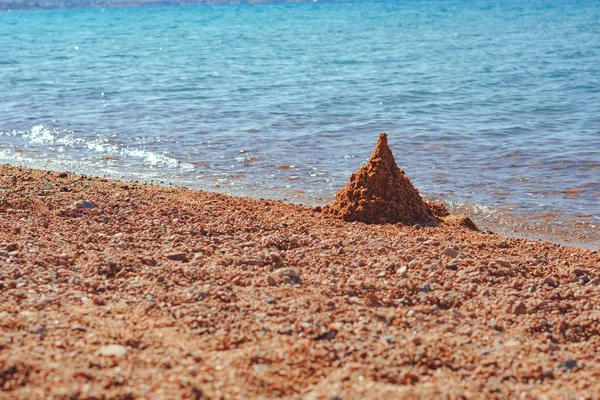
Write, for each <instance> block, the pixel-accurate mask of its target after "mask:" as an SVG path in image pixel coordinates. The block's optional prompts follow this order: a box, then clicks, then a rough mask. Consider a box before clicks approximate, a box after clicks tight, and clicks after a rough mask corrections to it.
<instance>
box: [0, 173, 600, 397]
mask: <svg viewBox="0 0 600 400" xmlns="http://www.w3.org/2000/svg"><path fill="white" fill-rule="evenodd" d="M599 267H600V256H599V255H598V253H597V252H593V251H590V250H585V249H578V248H573V247H564V246H560V245H556V244H550V243H545V242H536V241H529V240H524V239H513V238H506V237H502V236H499V235H494V234H485V233H483V232H477V231H473V230H469V229H467V228H464V227H461V226H458V225H452V224H448V223H442V224H439V225H438V226H433V227H420V226H406V225H402V224H384V225H376V224H365V223H362V222H343V221H342V220H341V219H336V218H334V217H331V216H328V215H326V214H325V213H323V212H319V210H318V209H314V208H311V207H304V206H299V205H292V204H287V203H282V202H275V201H264V200H254V199H249V198H239V197H231V196H226V195H222V194H215V193H207V192H198V191H190V190H186V189H181V188H178V189H174V188H166V187H158V186H151V185H142V184H137V183H131V182H120V181H114V180H108V179H100V178H88V177H83V176H78V175H73V174H69V173H61V174H59V173H56V172H48V171H40V170H33V169H26V168H19V167H11V166H0V397H2V396H7V397H9V398H21V399H25V398H27V399H34V398H42V397H44V398H47V397H53V398H104V397H106V398H153V399H157V398H275V397H280V398H316V399H332V398H344V399H349V398H378V399H386V398H390V399H392V398H394V399H395V398H460V397H465V398H502V397H504V398H506V397H511V398H517V397H522V398H544V396H545V398H549V399H551V398H581V397H582V398H594V397H595V396H597V394H598V393H600V379H599V378H600V355H599V353H598V352H597V350H596V349H597V348H598V346H600V337H599V336H598V334H599V329H600V322H599V321H600V301H598V300H599V299H600V270H599ZM336 396H337V397H336Z"/></svg>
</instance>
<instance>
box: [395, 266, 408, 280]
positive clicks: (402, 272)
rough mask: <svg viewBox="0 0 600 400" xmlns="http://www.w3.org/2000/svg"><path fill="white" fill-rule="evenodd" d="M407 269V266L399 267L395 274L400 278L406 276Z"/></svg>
mask: <svg viewBox="0 0 600 400" xmlns="http://www.w3.org/2000/svg"><path fill="white" fill-rule="evenodd" d="M407 270H408V268H406V267H400V268H398V271H396V274H397V275H399V276H400V277H401V278H406V275H407V273H406V271H407Z"/></svg>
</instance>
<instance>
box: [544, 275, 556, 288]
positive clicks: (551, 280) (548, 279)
mask: <svg viewBox="0 0 600 400" xmlns="http://www.w3.org/2000/svg"><path fill="white" fill-rule="evenodd" d="M544 283H545V284H546V285H548V286H551V287H553V288H555V287H558V283H556V280H554V278H552V277H551V276H548V277H546V279H544Z"/></svg>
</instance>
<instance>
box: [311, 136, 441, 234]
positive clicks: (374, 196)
mask: <svg viewBox="0 0 600 400" xmlns="http://www.w3.org/2000/svg"><path fill="white" fill-rule="evenodd" d="M323 212H324V213H325V214H328V215H332V216H336V217H340V218H342V219H344V220H345V221H360V222H366V223H370V224H382V223H397V222H401V223H403V224H418V225H425V226H434V225H437V224H438V219H437V218H436V216H435V215H434V212H433V210H432V209H431V208H430V207H429V205H428V204H427V203H426V202H425V201H424V200H423V199H422V198H421V195H420V194H419V191H418V190H417V189H415V187H414V186H413V184H412V183H411V181H410V179H408V177H407V176H406V175H405V173H404V171H403V170H402V169H400V168H398V166H397V165H396V161H395V160H394V156H393V155H392V151H391V150H390V147H389V146H388V142H387V134H385V133H380V134H379V140H378V142H377V146H376V147H375V150H374V151H373V154H371V158H370V159H369V162H368V163H367V164H366V165H365V166H363V167H362V168H360V169H359V170H358V171H356V172H355V173H353V174H352V176H351V177H350V182H349V183H348V185H346V187H345V188H343V189H342V190H341V191H340V192H339V193H338V194H337V196H336V198H335V202H334V203H333V204H332V205H330V206H326V207H325V208H324V209H323Z"/></svg>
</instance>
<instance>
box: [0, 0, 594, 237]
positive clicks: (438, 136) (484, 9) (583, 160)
mask: <svg viewBox="0 0 600 400" xmlns="http://www.w3.org/2000/svg"><path fill="white" fill-rule="evenodd" d="M379 132H386V133H387V134H388V135H389V142H390V146H391V148H392V150H393V152H394V155H395V157H396V161H397V163H398V165H399V166H400V167H401V168H402V169H404V171H405V172H406V174H407V176H408V177H409V178H410V179H411V180H412V182H413V184H414V185H415V186H416V187H417V188H418V189H419V191H420V192H421V193H422V194H423V195H424V196H426V197H428V198H432V199H438V200H443V201H446V202H447V203H448V204H451V205H452V204H454V205H470V206H471V207H472V208H473V209H476V210H479V211H480V212H488V213H496V212H500V211H501V212H504V213H509V214H510V215H515V216H518V217H524V218H525V219H531V220H535V219H536V218H538V219H539V218H541V219H542V220H543V221H544V223H553V224H559V225H560V224H564V223H572V224H579V225H585V226H588V227H591V228H592V229H594V228H597V227H598V226H599V225H600V2H598V1H596V0H589V1H586V0H580V1H577V0H506V1H496V0H389V1H343V2H321V1H313V2H305V3H273V4H237V5H234V4H223V5H213V6H210V5H199V6H161V7H127V8H82V9H77V8H71V9H50V10H48V9H44V10H36V9H29V10H4V11H0V163H8V164H13V165H22V166H28V167H35V168H44V169H50V170H56V171H72V172H76V173H80V174H85V175H92V176H104V177H111V178H117V179H125V180H134V181H140V182H150V183H155V184H162V185H172V186H185V187H188V188H190V189H200V190H210V191H219V192H225V193H230V194H234V195H242V196H251V197H257V198H267V199H279V200H286V201H291V202H295V203H302V204H309V205H317V204H320V205H322V204H327V203H329V202H331V201H332V200H333V198H334V196H335V194H336V192H337V191H338V190H339V189H340V188H342V187H343V186H344V185H345V184H346V183H347V182H348V179H349V176H350V174H351V173H352V172H353V171H355V170H356V169H358V168H360V166H361V165H362V164H364V163H365V162H366V161H367V159H368V158H369V155H370V153H371V151H372V150H373V148H374V146H375V143H376V141H377V136H378V134H379Z"/></svg>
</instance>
